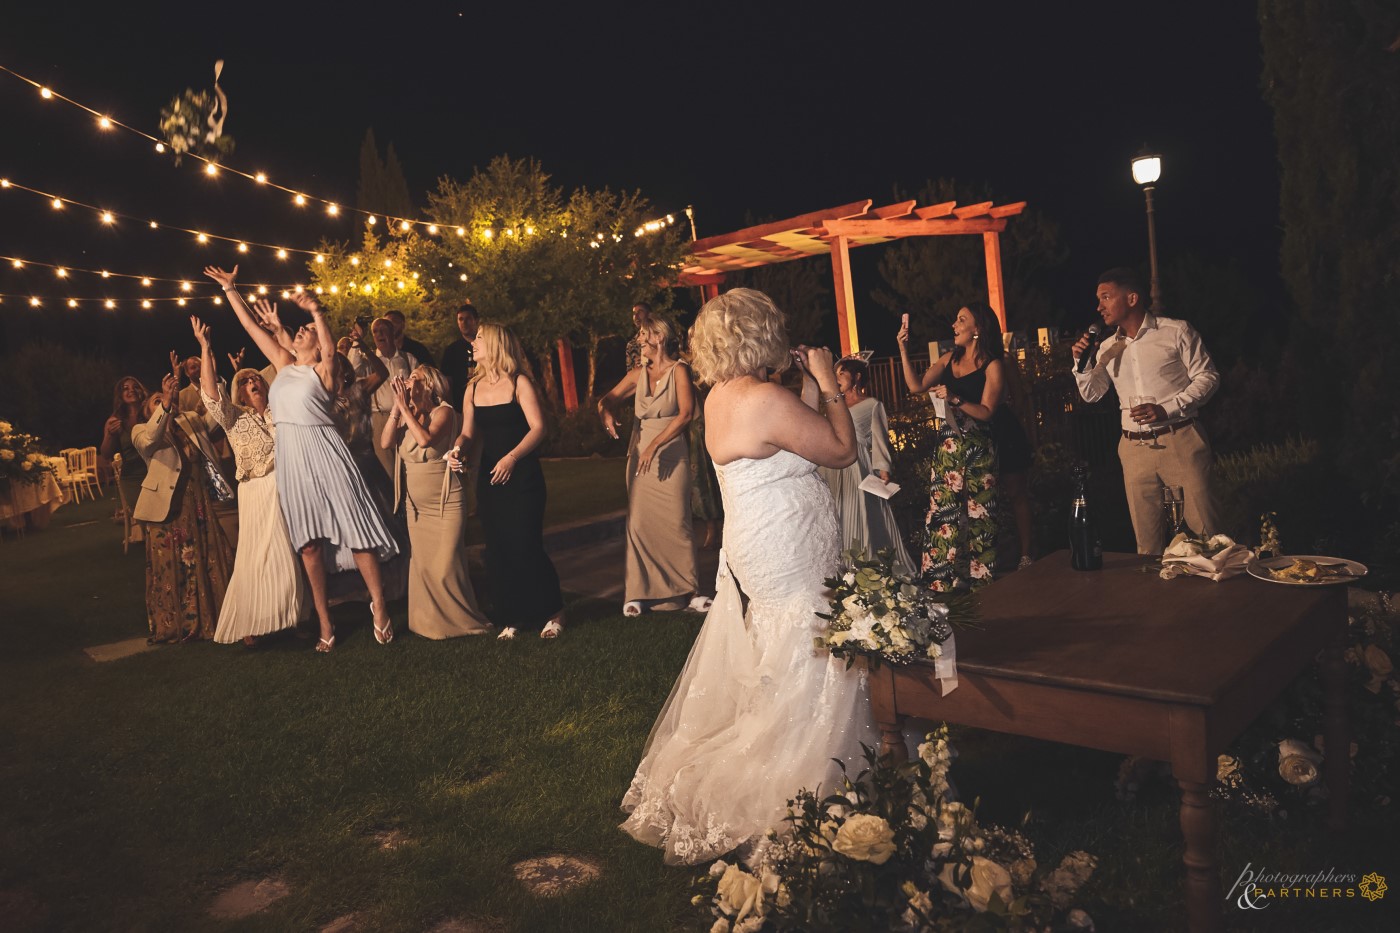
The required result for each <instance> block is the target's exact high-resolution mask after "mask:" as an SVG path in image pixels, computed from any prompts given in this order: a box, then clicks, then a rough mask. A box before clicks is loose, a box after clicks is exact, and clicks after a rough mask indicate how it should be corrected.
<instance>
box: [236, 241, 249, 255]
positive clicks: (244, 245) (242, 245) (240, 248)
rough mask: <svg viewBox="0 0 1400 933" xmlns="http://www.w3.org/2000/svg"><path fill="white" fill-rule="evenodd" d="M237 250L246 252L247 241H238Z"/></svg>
mask: <svg viewBox="0 0 1400 933" xmlns="http://www.w3.org/2000/svg"><path fill="white" fill-rule="evenodd" d="M238 251H239V252H240V253H246V252H248V244H247V243H239V244H238Z"/></svg>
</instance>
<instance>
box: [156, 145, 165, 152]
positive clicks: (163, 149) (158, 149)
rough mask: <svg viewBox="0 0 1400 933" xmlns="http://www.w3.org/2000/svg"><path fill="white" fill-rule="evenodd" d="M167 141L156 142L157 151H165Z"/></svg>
mask: <svg viewBox="0 0 1400 933" xmlns="http://www.w3.org/2000/svg"><path fill="white" fill-rule="evenodd" d="M164 151H165V143H156V152H164Z"/></svg>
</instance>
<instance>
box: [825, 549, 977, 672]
mask: <svg viewBox="0 0 1400 933" xmlns="http://www.w3.org/2000/svg"><path fill="white" fill-rule="evenodd" d="M841 557H842V560H843V561H844V562H845V570H844V572H843V573H842V574H841V575H840V576H839V577H832V578H831V579H829V580H827V581H826V585H827V587H829V588H830V589H831V612H830V614H827V613H820V615H821V617H822V618H823V619H826V620H827V622H828V624H827V629H826V633H825V634H823V635H822V636H820V637H819V638H818V639H817V640H816V641H817V647H819V648H825V649H826V650H828V651H830V652H831V653H832V654H833V655H835V656H836V657H838V658H845V659H846V664H847V666H849V665H851V664H854V663H855V659H856V658H858V657H864V658H866V659H867V660H868V661H869V662H870V664H871V666H872V667H877V666H879V664H880V662H881V661H888V662H890V663H891V664H910V663H912V662H914V661H920V660H927V661H933V662H934V666H935V669H936V675H937V677H938V679H939V681H940V682H941V683H942V685H943V687H944V691H943V692H944V693H947V692H948V691H950V690H952V689H953V688H954V687H956V685H957V673H956V667H955V666H954V659H955V650H954V638H953V627H954V625H959V624H966V623H969V622H971V621H973V609H972V602H971V600H972V597H971V596H968V595H958V596H949V595H948V594H940V593H935V592H933V591H932V590H930V589H928V587H926V586H922V585H920V584H919V583H917V582H915V581H913V580H911V579H908V578H906V577H901V576H899V575H898V574H896V573H895V572H894V566H893V564H894V556H893V553H892V552H891V551H889V550H888V549H882V550H881V551H879V552H878V553H877V554H876V555H875V557H874V558H870V557H867V556H866V554H865V551H864V550H861V549H852V550H849V551H845V552H843V553H842V555H841Z"/></svg>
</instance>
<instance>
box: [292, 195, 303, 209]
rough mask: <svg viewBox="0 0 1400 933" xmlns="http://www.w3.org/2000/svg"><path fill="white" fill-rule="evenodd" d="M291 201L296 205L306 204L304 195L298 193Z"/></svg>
mask: <svg viewBox="0 0 1400 933" xmlns="http://www.w3.org/2000/svg"><path fill="white" fill-rule="evenodd" d="M292 201H293V202H295V203H296V206H297V207H301V206H303V205H305V204H306V195H304V194H299V195H297V196H296V197H294V198H292Z"/></svg>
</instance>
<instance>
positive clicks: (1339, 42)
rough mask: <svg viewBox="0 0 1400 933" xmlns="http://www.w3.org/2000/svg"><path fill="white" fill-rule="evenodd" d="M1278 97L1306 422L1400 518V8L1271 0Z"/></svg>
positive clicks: (1288, 277)
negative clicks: (1398, 297)
mask: <svg viewBox="0 0 1400 933" xmlns="http://www.w3.org/2000/svg"><path fill="white" fill-rule="evenodd" d="M1259 24H1260V37H1261V39H1262V45H1263V52H1264V69H1263V76H1262V82H1263V87H1264V97H1265V99H1266V100H1267V101H1268V102H1269V104H1270V105H1271V106H1272V108H1273V111H1274V130H1275V135H1276V136H1277V138H1278V153H1279V166H1280V172H1279V182H1280V190H1279V203H1280V219H1281V220H1282V223H1283V247H1282V265H1283V275H1284V279H1285V281H1286V283H1287V285H1288V289H1289V292H1290V294H1291V295H1292V298H1293V301H1294V303H1295V304H1296V309H1295V314H1294V316H1293V328H1292V333H1291V339H1290V343H1291V346H1292V348H1293V349H1292V352H1293V353H1294V354H1295V355H1296V357H1297V358H1298V361H1299V362H1300V363H1301V362H1303V361H1306V368H1307V371H1308V372H1312V373H1325V374H1329V376H1330V378H1327V379H1326V381H1325V383H1324V384H1323V385H1321V386H1319V385H1318V384H1317V382H1316V380H1307V383H1306V385H1300V386H1298V387H1297V388H1298V398H1297V399H1296V401H1297V403H1298V405H1299V408H1298V412H1299V414H1300V418H1299V423H1301V424H1308V425H1310V426H1312V428H1313V429H1314V430H1318V431H1321V432H1324V433H1325V434H1327V435H1330V437H1328V438H1327V440H1328V441H1329V444H1328V446H1329V448H1331V449H1334V450H1336V451H1337V452H1338V459H1339V462H1340V465H1341V467H1342V469H1343V472H1344V475H1345V478H1346V479H1348V480H1350V481H1351V482H1353V483H1355V484H1356V486H1357V488H1358V489H1360V490H1361V491H1362V493H1363V495H1364V496H1365V497H1366V498H1367V499H1368V500H1369V502H1370V504H1371V505H1372V506H1373V507H1376V506H1383V507H1384V509H1385V510H1388V511H1389V516H1390V517H1389V519H1388V520H1389V521H1391V522H1394V521H1395V517H1394V516H1395V512H1394V510H1395V506H1396V502H1397V499H1396V488H1397V481H1400V394H1397V393H1396V392H1395V374H1394V364H1395V360H1396V359H1397V358H1400V314H1397V311H1396V302H1395V288H1396V282H1400V215H1398V214H1397V213H1396V209H1395V205H1396V204H1397V203H1400V160H1397V158H1396V153H1397V152H1400V82H1397V81H1396V79H1395V76H1396V69H1397V67H1400V51H1397V49H1398V48H1400V7H1397V6H1396V5H1395V4H1393V3H1376V2H1372V0H1309V2H1302V3H1299V2H1294V0H1260V3H1259Z"/></svg>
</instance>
